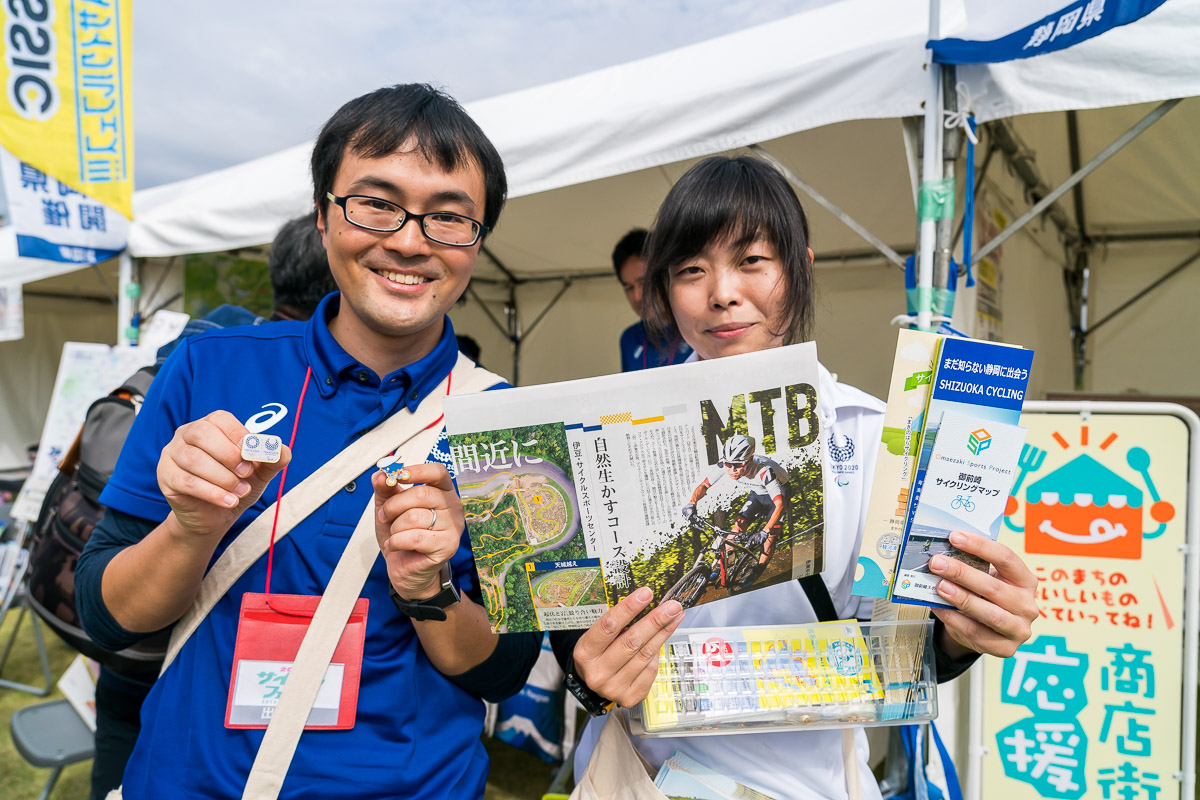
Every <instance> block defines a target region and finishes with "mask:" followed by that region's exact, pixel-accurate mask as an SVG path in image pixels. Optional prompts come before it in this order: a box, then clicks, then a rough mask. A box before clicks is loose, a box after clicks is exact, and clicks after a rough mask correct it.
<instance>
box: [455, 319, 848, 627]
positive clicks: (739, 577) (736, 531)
mask: <svg viewBox="0 0 1200 800" xmlns="http://www.w3.org/2000/svg"><path fill="white" fill-rule="evenodd" d="M664 369H667V368H664ZM669 369H670V370H671V380H669V381H665V382H664V381H663V380H661V378H660V377H658V376H659V375H661V373H658V374H655V373H654V371H652V370H641V371H636V372H628V373H623V374H621V375H607V376H603V377H598V378H586V379H583V380H578V381H567V382H563V383H557V384H543V385H539V386H528V387H520V388H516V389H512V390H506V391H505V392H497V393H493V394H494V396H491V397H488V398H486V402H484V401H482V400H471V399H468V398H465V397H450V398H447V400H446V404H445V410H446V424H447V429H448V431H449V438H450V453H451V456H452V458H453V459H454V461H455V466H456V471H455V477H456V479H457V480H458V487H459V490H460V491H461V492H462V493H463V505H464V509H465V516H466V523H467V528H468V532H469V535H470V538H471V547H472V551H473V554H474V557H475V565H476V567H477V569H478V570H479V575H480V585H481V587H483V593H484V598H485V607H486V608H487V611H488V616H489V619H490V621H491V624H492V626H493V630H496V631H497V632H509V633H512V632H515V631H523V630H565V629H571V628H575V629H580V628H586V627H587V626H589V625H591V624H592V623H593V622H594V621H595V620H596V619H599V618H600V617H601V616H602V615H603V614H604V613H605V612H606V611H607V610H608V609H609V608H610V607H611V606H613V605H614V604H616V603H619V602H620V601H621V600H622V598H624V597H626V596H627V595H628V594H629V593H630V592H633V591H634V590H636V589H637V588H638V587H639V586H649V587H651V588H652V589H653V591H654V593H655V597H657V598H662V599H663V600H666V599H678V600H679V602H680V603H681V604H683V605H685V606H692V605H699V604H702V603H707V602H710V601H713V600H719V599H721V598H724V597H728V596H730V595H733V594H741V593H744V592H748V591H750V590H752V589H757V588H760V587H762V586H769V585H772V584H777V583H781V582H784V581H787V580H791V579H794V578H800V577H804V576H807V575H812V574H814V573H817V572H820V571H821V568H822V565H823V563H824V553H825V548H824V538H823V531H824V521H825V503H824V493H823V486H822V468H821V464H822V463H823V462H822V450H823V448H824V446H825V443H824V438H828V437H827V436H826V437H824V438H823V437H822V433H821V423H820V415H819V413H818V412H819V409H820V405H819V398H818V396H817V389H816V384H817V381H818V371H817V360H816V347H815V346H814V345H813V344H811V343H804V344H797V345H793V346H792V347H790V348H780V349H778V350H776V351H775V352H772V353H765V354H757V353H756V354H748V355H747V356H746V357H744V358H739V359H726V360H723V361H714V362H711V363H710V362H703V363H691V364H680V365H676V366H673V367H670V368H669ZM685 506H687V511H688V513H686V514H680V510H681V509H684V507H685ZM692 512H695V513H692Z"/></svg>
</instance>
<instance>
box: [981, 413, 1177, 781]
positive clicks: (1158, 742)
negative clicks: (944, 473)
mask: <svg viewBox="0 0 1200 800" xmlns="http://www.w3.org/2000/svg"><path fill="white" fill-rule="evenodd" d="M1021 424H1022V425H1025V426H1026V427H1027V428H1028V429H1029V436H1028V439H1027V442H1028V445H1027V446H1026V448H1025V449H1024V450H1023V451H1022V453H1021V461H1020V471H1019V473H1018V478H1017V486H1016V487H1015V489H1014V492H1013V495H1014V497H1015V498H1016V499H1015V500H1014V499H1012V498H1010V499H1009V512H1010V515H1009V516H1007V517H1006V518H1005V526H1004V528H1003V530H1002V531H1001V534H1000V541H1002V542H1005V543H1007V544H1008V545H1009V546H1010V547H1012V548H1013V549H1014V550H1016V551H1017V552H1018V553H1020V554H1021V556H1022V557H1023V558H1024V560H1025V562H1026V563H1027V564H1028V565H1029V566H1030V568H1031V569H1032V570H1034V571H1035V572H1036V574H1037V577H1038V581H1039V586H1038V597H1037V600H1038V607H1039V609H1040V612H1041V619H1039V620H1037V621H1036V622H1035V623H1034V625H1033V638H1032V639H1031V640H1030V641H1029V642H1028V643H1026V644H1025V645H1024V646H1022V647H1021V648H1020V650H1018V652H1017V654H1016V656H1014V657H1013V658H1010V659H1007V660H1005V661H1003V662H992V663H989V664H988V665H987V678H986V685H987V705H986V707H985V718H986V735H985V738H984V746H985V747H986V748H987V756H986V758H985V761H984V776H983V780H984V786H986V787H987V790H986V795H987V796H988V797H1003V798H1006V800H1034V798H1055V799H1056V800H1080V798H1083V797H1088V798H1092V797H1095V798H1112V800H1178V798H1179V797H1180V784H1179V781H1178V780H1177V779H1176V777H1175V775H1176V772H1177V771H1178V770H1179V769H1180V768H1181V754H1180V748H1181V740H1182V736H1181V730H1182V716H1181V706H1182V701H1183V698H1182V693H1181V685H1180V679H1181V673H1182V668H1183V609H1184V557H1183V554H1182V552H1181V550H1180V546H1181V545H1183V544H1184V542H1185V541H1186V536H1187V533H1186V527H1185V526H1186V519H1187V516H1188V514H1189V513H1194V511H1192V510H1191V509H1189V508H1188V507H1187V496H1188V495H1187V490H1188V452H1189V445H1190V442H1189V438H1190V437H1189V429H1188V426H1187V424H1186V423H1185V422H1184V421H1183V420H1182V419H1180V418H1178V417H1174V416H1169V415H1143V414H1109V413H1093V414H1091V416H1090V417H1086V418H1082V417H1081V416H1080V415H1079V414H1077V413H1076V414H1063V413H1027V414H1025V415H1023V416H1022V417H1021Z"/></svg>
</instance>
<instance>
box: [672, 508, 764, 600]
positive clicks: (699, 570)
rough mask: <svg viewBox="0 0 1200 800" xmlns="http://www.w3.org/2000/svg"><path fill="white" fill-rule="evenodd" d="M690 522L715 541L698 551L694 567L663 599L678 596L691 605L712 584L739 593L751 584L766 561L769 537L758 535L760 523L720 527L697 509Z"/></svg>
mask: <svg viewBox="0 0 1200 800" xmlns="http://www.w3.org/2000/svg"><path fill="white" fill-rule="evenodd" d="M760 524H761V523H760ZM688 525H690V526H691V528H692V530H693V531H695V532H697V533H708V534H711V535H712V536H713V540H712V544H711V545H709V546H708V547H706V548H704V549H702V550H701V551H700V552H699V554H697V556H696V561H695V563H693V564H692V566H691V569H689V570H688V571H687V572H685V573H684V574H683V577H682V578H680V579H679V580H678V581H676V582H675V585H674V586H672V587H671V588H670V589H668V590H667V592H666V594H664V595H663V602H666V601H667V600H678V601H679V604H680V605H682V606H683V607H684V608H691V607H692V606H694V605H696V602H697V601H698V600H699V599H700V597H701V596H702V595H703V594H704V591H705V589H706V588H707V587H708V585H709V584H713V585H716V586H719V587H721V588H725V589H728V590H729V592H730V594H737V593H738V592H740V591H742V590H743V589H746V588H748V587H749V586H751V585H752V584H753V583H754V581H755V579H756V578H757V577H758V575H759V574H761V572H762V567H763V566H765V565H761V564H759V563H758V560H759V558H761V557H762V554H763V540H764V538H765V537H761V536H758V535H756V534H758V532H759V531H758V525H754V526H752V527H751V529H750V530H746V531H742V532H740V533H738V532H736V531H729V530H725V529H724V528H718V527H717V526H716V525H713V524H712V523H711V522H709V521H708V520H706V519H704V518H703V517H701V516H700V515H698V514H695V513H693V514H692V516H691V517H690V518H689V519H688Z"/></svg>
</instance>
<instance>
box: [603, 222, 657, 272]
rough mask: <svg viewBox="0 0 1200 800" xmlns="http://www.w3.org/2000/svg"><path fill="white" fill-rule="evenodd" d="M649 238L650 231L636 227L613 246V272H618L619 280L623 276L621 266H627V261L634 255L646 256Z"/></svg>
mask: <svg viewBox="0 0 1200 800" xmlns="http://www.w3.org/2000/svg"><path fill="white" fill-rule="evenodd" d="M648 238H650V231H648V230H646V229H645V228H634V229H633V230H631V231H630V232H629V233H627V234H625V235H624V236H622V237H621V241H619V242H617V246H616V247H614V248H613V252H612V264H613V272H615V273H617V280H620V278H621V267H623V266H625V262H626V261H628V260H629V259H630V258H632V257H633V256H642V257H645V255H646V240H647V239H648Z"/></svg>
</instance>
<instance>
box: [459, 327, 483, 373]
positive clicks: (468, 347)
mask: <svg viewBox="0 0 1200 800" xmlns="http://www.w3.org/2000/svg"><path fill="white" fill-rule="evenodd" d="M458 352H460V353H462V354H463V355H464V356H466V357H467V358H469V359H471V360H472V361H474V362H475V363H476V364H479V363H480V362H479V356H480V354H481V352H482V351H481V350H480V349H479V342H477V341H475V339H474V338H472V337H470V336H467V335H466V334H464V333H460V334H458ZM480 366H482V364H480Z"/></svg>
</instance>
